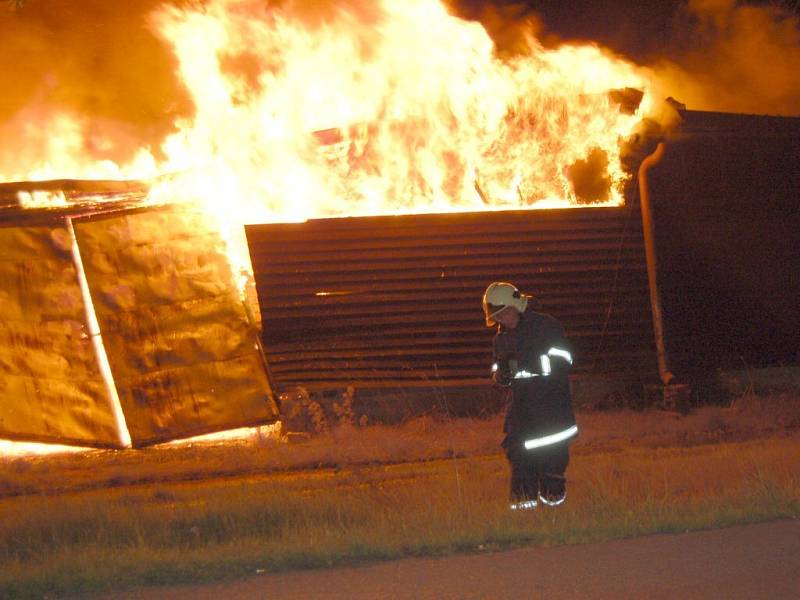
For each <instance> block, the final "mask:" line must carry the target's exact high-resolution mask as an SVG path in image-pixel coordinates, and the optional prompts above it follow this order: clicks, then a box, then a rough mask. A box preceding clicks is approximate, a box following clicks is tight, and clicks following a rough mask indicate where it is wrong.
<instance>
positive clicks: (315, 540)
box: [0, 402, 800, 598]
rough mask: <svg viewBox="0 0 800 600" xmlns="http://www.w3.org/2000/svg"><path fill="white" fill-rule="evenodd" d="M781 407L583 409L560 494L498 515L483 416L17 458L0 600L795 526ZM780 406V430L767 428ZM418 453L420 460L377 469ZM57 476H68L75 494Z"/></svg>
mask: <svg viewBox="0 0 800 600" xmlns="http://www.w3.org/2000/svg"><path fill="white" fill-rule="evenodd" d="M795 404H796V402H795ZM781 406H782V408H781V409H780V410H771V409H775V408H776V407H775V406H774V405H767V406H761V409H764V410H763V411H759V410H757V408H756V407H751V411H752V414H751V415H750V418H749V419H748V420H747V421H742V422H741V423H740V424H737V421H735V419H736V418H738V416H737V415H733V416H731V414H729V413H725V412H722V413H720V414H716V413H714V414H711V413H707V414H703V413H702V411H700V414H695V415H692V416H691V417H689V418H680V419H678V418H673V417H671V416H669V415H660V418H658V415H655V416H654V415H652V414H647V415H645V414H638V415H637V414H632V413H631V414H629V413H624V412H623V413H614V414H600V415H582V416H581V419H580V420H581V423H582V426H583V428H584V432H585V433H584V436H583V437H582V439H581V442H580V443H579V444H577V445H576V446H575V449H574V450H575V451H574V452H573V461H572V464H571V465H570V468H569V471H568V475H569V478H570V488H569V499H568V502H567V503H566V504H565V505H564V506H563V507H560V508H558V509H556V510H539V511H537V512H535V513H533V514H531V513H524V514H517V513H511V512H510V511H508V510H507V503H506V500H507V499H506V489H507V467H506V464H505V460H504V458H503V457H502V456H501V455H499V454H498V453H497V452H496V445H494V446H492V445H493V444H496V442H497V437H498V430H497V429H495V426H499V423H497V422H496V420H495V421H492V420H490V421H488V422H470V421H459V422H450V423H447V422H444V423H443V422H438V421H435V420H423V421H418V422H414V423H410V424H407V425H406V426H405V427H400V428H379V427H375V428H373V427H370V428H366V429H363V430H346V429H345V430H339V431H334V432H331V433H330V434H329V435H328V436H320V437H319V438H316V439H312V440H311V441H310V442H308V443H307V444H303V445H300V446H296V447H292V446H285V445H280V446H278V445H275V446H274V447H273V443H272V442H270V443H268V444H267V443H265V442H264V440H261V441H254V442H253V443H252V444H250V445H248V444H244V445H238V446H235V447H233V448H231V447H227V446H225V447H211V448H202V447H197V448H184V449H169V450H167V449H153V450H151V451H147V452H144V453H136V452H130V453H94V454H90V455H88V456H72V457H69V458H66V457H64V458H62V459H55V458H54V459H52V460H50V461H48V460H47V459H44V458H37V459H35V460H32V461H28V462H24V461H23V460H22V459H19V458H17V459H13V460H10V461H6V464H5V465H4V468H5V471H4V473H3V474H4V480H6V481H7V483H6V486H7V487H6V489H7V490H13V493H6V496H5V497H4V498H0V514H2V520H0V597H3V598H42V597H44V596H49V597H53V596H55V597H64V596H67V595H78V594H92V593H97V592H103V591H110V590H122V589H129V588H135V587H139V586H144V585H150V584H157V583H176V582H185V581H192V582H198V581H215V580H223V579H230V578H239V577H246V576H253V575H256V574H258V573H262V572H271V571H281V570H287V569H298V568H313V567H326V566H333V565H341V564H354V563H359V562H367V561H375V560H385V559H391V558H398V557H404V556H421V555H444V554H449V553H454V552H482V551H487V550H495V549H501V548H509V547H514V546H519V545H525V544H537V545H545V546H552V545H559V544H574V543H584V542H590V541H599V540H605V539H612V538H619V537H629V536H635V535H643V534H648V533H656V532H678V531H686V530H692V529H700V528H712V527H721V526H726V525H731V524H736V523H748V522H758V521H764V520H770V519H776V518H785V517H795V518H796V517H798V516H800V467H798V464H797V460H796V457H797V455H798V445H799V444H798V442H800V440H799V439H798V436H797V430H796V428H795V426H794V425H792V423H794V422H795V421H793V420H792V417H791V416H790V417H789V418H788V420H787V419H786V418H785V417H786V409H785V406H784V405H783V404H782V405H781ZM767 409H770V410H767ZM782 411H783V412H782ZM762 412H764V413H769V414H762ZM778 413H780V414H783V416H781V417H780V419H783V421H782V422H783V423H784V425H789V426H788V427H786V426H783V427H776V426H775V421H774V419H775V418H776V417H775V415H776V414H778ZM757 415H759V416H757ZM603 419H608V420H609V428H608V429H606V430H605V433H602V431H601V429H599V425H598V422H599V421H600V420H603ZM593 420H594V421H593ZM654 421H657V422H658V423H659V424H658V425H653V422H654ZM589 422H593V424H594V429H590V428H589V426H588V425H587V423H589ZM636 424H638V425H641V427H640V428H638V429H637V427H635V425H636ZM612 425H613V426H612ZM650 425H653V427H650ZM703 430H707V431H706V435H705V436H700V435H699V432H700V431H703ZM720 431H722V435H721V437H722V438H725V439H722V441H720V433H719V432H720ZM668 433H669V435H671V438H670V439H671V443H667V439H668V436H667V434H668ZM690 434H691V435H690ZM692 435H695V436H696V439H693V438H692ZM687 440H689V442H691V443H687ZM259 444H261V445H259ZM284 451H285V452H287V453H288V454H291V455H292V456H293V457H294V458H293V459H291V460H295V461H297V462H296V463H292V462H291V460H290V459H289V458H288V454H287V455H286V456H281V453H282V452H284ZM415 453H416V454H415ZM241 454H248V455H249V454H252V456H238V455H241ZM415 455H416V457H417V458H418V459H423V460H422V461H421V462H419V461H418V462H412V463H407V462H402V461H395V462H392V461H391V458H393V457H397V456H400V457H403V458H406V459H407V458H408V456H415ZM212 456H216V459H215V460H209V457H212ZM266 456H270V457H271V458H269V459H267V458H265V457H266ZM376 456H377V457H378V458H379V460H375V457H376ZM137 457H138V463H137V462H136V458H137ZM369 457H372V460H368V459H369ZM384 457H389V458H388V459H384ZM60 460H61V461H63V462H59V461H60ZM202 461H205V462H202ZM237 461H238V462H237ZM25 465H27V466H25ZM97 465H100V466H99V467H98V468H95V467H97ZM128 465H131V468H130V469H128ZM319 465H324V466H322V467H320V466H319ZM313 466H316V468H310V467H313ZM237 468H238V469H239V473H238V475H237V476H235V477H234V476H233V473H234V472H235V471H236V469H237ZM298 469H300V470H298ZM86 471H91V473H86ZM128 471H130V472H128ZM219 472H223V473H225V474H226V477H223V478H220V477H218V476H215V475H213V474H214V473H219ZM65 473H67V474H69V475H70V476H71V475H80V477H78V480H79V481H78V482H77V484H75V482H72V483H73V484H74V485H72V486H71V484H70V482H69V481H64V479H65V477H64V476H65ZM187 475H191V477H188V476H187ZM122 476H124V477H128V478H129V479H127V480H120V477H122ZM48 481H49V482H50V485H49V487H48ZM26 490H27V491H26ZM53 490H56V491H57V493H54V492H53Z"/></svg>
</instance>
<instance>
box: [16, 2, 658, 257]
mask: <svg viewBox="0 0 800 600" xmlns="http://www.w3.org/2000/svg"><path fill="white" fill-rule="evenodd" d="M192 6H193V7H192V8H178V7H175V6H166V5H165V6H163V7H162V8H160V9H159V10H157V11H156V12H155V13H153V14H152V16H151V22H152V25H153V27H154V29H155V30H156V31H157V32H158V34H159V35H160V36H161V37H162V38H163V39H164V40H165V41H166V42H167V43H168V44H169V45H170V47H171V48H172V49H173V51H174V54H175V56H176V58H177V61H178V65H179V76H180V78H181V80H182V81H183V83H184V85H185V86H186V88H187V89H188V91H189V93H190V95H191V97H192V100H193V103H194V106H195V113H194V115H193V116H192V117H191V118H184V119H182V120H179V121H178V122H176V123H175V133H173V134H171V135H169V136H168V137H167V138H166V139H164V141H163V144H162V145H161V148H160V149H159V151H158V152H151V151H150V149H148V148H140V149H138V150H137V151H135V152H128V153H127V155H128V156H133V158H132V159H130V160H129V161H128V162H126V163H120V162H115V161H114V160H111V159H109V160H103V161H98V160H96V159H95V158H87V156H89V155H90V156H92V157H95V156H97V155H98V154H102V150H103V148H105V147H108V148H115V147H118V146H119V144H123V143H124V141H125V139H126V135H125V131H124V128H123V127H118V126H116V125H114V124H112V123H107V122H106V123H102V122H95V121H93V120H91V119H88V118H87V117H80V116H77V115H75V114H70V113H68V112H64V111H59V110H58V109H56V108H54V107H52V106H49V105H46V103H44V102H41V103H33V104H31V105H30V106H29V107H28V108H27V109H25V110H24V111H22V112H21V113H19V114H18V115H17V117H16V118H17V119H18V120H20V122H22V123H28V122H30V123H33V124H34V125H35V126H34V127H31V128H27V130H28V131H30V132H31V135H38V136H42V135H44V138H45V139H43V140H41V143H40V144H37V145H34V146H35V147H37V148H38V154H35V155H34V154H33V153H28V154H25V155H24V156H23V157H21V158H22V159H24V161H25V163H26V164H27V167H26V168H25V170H20V169H19V168H18V169H17V170H15V171H12V172H6V173H4V174H0V177H2V178H4V179H6V180H13V179H44V178H50V179H54V178H76V177H84V178H103V179H109V178H129V179H148V180H151V181H152V182H153V187H152V188H151V192H150V199H149V200H150V201H156V202H158V201H168V202H175V201H190V202H197V203H199V204H200V205H201V206H203V207H204V208H205V210H206V211H207V212H208V215H209V219H210V226H211V227H216V228H218V229H219V230H220V231H222V233H223V235H225V236H226V237H227V238H228V239H230V240H233V241H231V252H232V254H235V256H232V262H233V263H234V265H247V264H248V262H249V259H248V255H247V250H246V247H245V246H244V245H243V244H242V243H241V237H242V233H241V232H242V225H243V224H244V223H252V222H275V221H299V220H304V219H308V218H313V217H324V216H354V215H376V214H398V213H406V214H411V213H425V212H453V211H475V210H501V209H516V208H541V207H569V206H574V205H577V204H587V203H597V204H605V205H609V204H610V205H618V204H621V203H622V202H623V198H622V184H623V183H624V181H625V179H626V177H627V176H626V174H625V173H624V171H623V169H622V167H621V164H620V146H621V141H622V140H623V139H624V138H625V137H626V136H627V135H629V134H630V132H631V131H632V129H633V127H634V126H635V124H636V123H637V122H639V120H640V119H641V113H644V112H646V111H647V110H648V107H649V98H648V96H647V94H646V93H645V96H644V100H643V101H642V103H641V104H640V106H639V110H638V112H637V113H636V114H626V113H624V112H622V111H620V108H619V106H617V105H615V104H614V102H613V101H612V100H611V99H610V96H609V94H608V92H609V91H610V90H612V89H619V88H625V87H633V88H638V89H641V90H645V92H646V90H647V87H648V82H647V80H646V76H645V75H644V74H643V73H642V72H641V71H640V70H639V69H637V68H636V67H634V66H633V65H632V64H630V63H628V62H626V61H624V60H622V59H620V58H617V57H614V56H612V55H611V54H610V53H608V52H606V51H603V50H601V49H600V48H598V47H596V46H592V45H584V46H577V45H564V46H561V47H560V48H557V49H545V48H544V47H543V46H542V44H541V43H540V42H539V41H538V40H536V39H535V38H534V37H532V36H531V37H530V38H529V39H528V46H529V51H528V52H527V53H525V54H524V55H516V56H514V57H511V58H506V59H501V58H499V57H498V55H497V53H496V52H495V48H494V46H493V43H492V41H491V39H490V37H489V36H488V34H487V33H486V31H485V30H484V29H483V27H482V26H481V25H479V24H478V23H475V22H469V21H464V20H461V19H458V18H456V17H453V16H451V15H450V14H448V12H447V11H446V10H445V8H444V7H443V6H442V5H441V4H439V3H438V2H437V1H436V0H407V1H406V2H391V1H389V0H383V2H382V3H381V5H380V6H378V7H377V8H371V9H369V10H366V11H361V12H358V11H354V10H346V9H341V10H338V11H335V14H329V15H326V16H325V18H321V17H317V18H316V19H312V22H311V23H309V19H308V18H307V17H308V15H299V14H295V13H294V12H292V11H290V10H285V9H277V8H274V7H272V8H269V7H267V6H266V3H264V2H261V1H256V0H209V1H208V2H206V3H204V4H202V5H200V6H198V5H197V4H193V5H192ZM36 132H46V134H42V133H36ZM85 148H91V149H92V152H89V153H87V152H82V149H85ZM156 156H158V157H159V158H156ZM587 178H588V179H589V180H590V184H589V185H584V184H580V185H579V181H578V180H579V179H581V180H583V179H587ZM587 190H588V191H587ZM35 200H36V199H35V198H31V199H27V201H28V202H30V203H35ZM237 240H238V241H237Z"/></svg>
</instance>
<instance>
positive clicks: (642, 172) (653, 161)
mask: <svg viewBox="0 0 800 600" xmlns="http://www.w3.org/2000/svg"><path fill="white" fill-rule="evenodd" d="M662 156H664V142H659V144H658V146H657V147H656V149H655V151H654V152H653V153H652V154H650V155H649V156H647V157H646V158H645V159H644V160H643V161H642V164H641V165H639V204H640V208H641V211H642V228H643V230H644V249H645V258H646V261H647V283H648V287H649V289H650V307H651V310H652V312H653V333H654V334H655V338H656V353H657V355H658V375H659V377H660V378H661V382H662V383H663V384H664V385H665V386H668V385H670V383H672V381H673V380H674V379H675V375H674V374H673V373H672V372H671V371H670V370H669V366H668V364H667V351H666V347H665V345H664V323H663V320H662V316H661V298H660V295H659V291H658V280H657V275H656V244H655V232H654V228H653V217H652V211H651V206H650V192H649V189H648V185H647V172H648V171H649V170H650V169H651V168H652V167H654V166H655V165H657V164H658V163H659V161H660V160H661V157H662Z"/></svg>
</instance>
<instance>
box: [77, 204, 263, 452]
mask: <svg viewBox="0 0 800 600" xmlns="http://www.w3.org/2000/svg"><path fill="white" fill-rule="evenodd" d="M74 226H75V234H76V237H77V239H78V244H79V247H80V250H81V256H82V258H83V263H84V268H85V271H86V276H87V280H88V282H89V288H90V290H91V294H92V299H93V302H94V308H95V311H96V314H97V318H98V321H99V323H100V329H101V332H102V335H103V340H104V343H105V347H106V352H107V354H108V360H109V363H110V365H111V370H112V372H113V375H114V381H115V383H116V387H117V390H118V393H119V397H120V404H121V405H122V410H123V413H124V414H125V421H126V423H127V426H128V430H129V432H130V435H131V440H132V442H133V445H135V446H141V445H144V444H152V443H156V442H159V441H164V440H169V439H174V438H178V437H186V436H190V435H197V434H201V433H208V432H212V431H220V430H224V429H233V428H237V427H243V426H247V425H254V424H258V423H265V422H270V421H274V420H275V419H276V418H277V416H278V413H277V407H276V405H275V402H274V400H273V398H272V396H271V392H270V386H269V382H268V379H267V373H266V369H265V365H264V362H263V359H262V358H261V355H260V353H259V351H258V348H257V342H258V333H257V330H256V329H255V327H254V326H253V324H252V323H250V322H249V320H248V317H247V314H246V311H245V307H244V304H243V303H242V300H241V298H240V297H239V295H238V292H237V291H236V288H235V285H234V282H233V276H232V273H231V271H230V268H229V266H228V262H227V259H226V257H225V253H224V250H225V249H224V246H223V243H222V240H221V238H220V237H219V236H218V235H217V234H215V233H214V232H210V231H208V230H207V228H206V227H205V226H204V225H203V223H202V216H201V215H200V214H199V213H196V212H192V211H190V210H187V209H185V208H181V207H179V206H170V207H167V208H159V209H143V210H133V211H125V212H122V213H119V212H117V213H112V214H105V215H93V216H89V217H85V218H81V219H77V220H75V221H74Z"/></svg>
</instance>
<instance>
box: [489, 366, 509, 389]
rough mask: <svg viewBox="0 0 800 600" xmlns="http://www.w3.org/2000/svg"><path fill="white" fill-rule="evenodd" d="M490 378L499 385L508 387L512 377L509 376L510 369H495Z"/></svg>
mask: <svg viewBox="0 0 800 600" xmlns="http://www.w3.org/2000/svg"><path fill="white" fill-rule="evenodd" d="M492 379H494V382H495V383H496V384H497V385H499V386H501V387H509V386H511V380H512V379H513V378H512V377H511V371H506V370H497V371H495V372H494V373H492Z"/></svg>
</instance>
